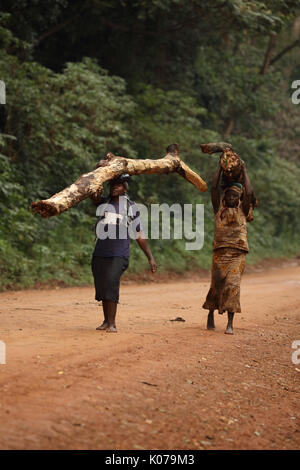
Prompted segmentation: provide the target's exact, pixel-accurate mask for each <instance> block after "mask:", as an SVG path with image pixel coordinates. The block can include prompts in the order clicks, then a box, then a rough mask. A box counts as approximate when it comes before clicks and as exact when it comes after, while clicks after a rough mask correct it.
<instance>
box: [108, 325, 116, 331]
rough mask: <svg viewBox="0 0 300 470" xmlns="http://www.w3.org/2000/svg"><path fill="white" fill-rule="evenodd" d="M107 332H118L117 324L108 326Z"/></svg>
mask: <svg viewBox="0 0 300 470" xmlns="http://www.w3.org/2000/svg"><path fill="white" fill-rule="evenodd" d="M106 333H117V328H116V326H115V325H110V326H107V328H106Z"/></svg>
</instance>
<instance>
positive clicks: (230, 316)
mask: <svg viewBox="0 0 300 470" xmlns="http://www.w3.org/2000/svg"><path fill="white" fill-rule="evenodd" d="M233 317H234V312H228V323H227V327H226V331H225V333H226V334H227V335H233Z"/></svg>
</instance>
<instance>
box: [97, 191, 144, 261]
mask: <svg viewBox="0 0 300 470" xmlns="http://www.w3.org/2000/svg"><path fill="white" fill-rule="evenodd" d="M96 214H97V217H98V222H97V225H96V236H97V243H96V246H95V249H94V253H93V256H103V257H111V256H123V257H125V258H129V255H130V236H129V230H128V228H129V226H131V229H132V230H133V232H140V231H141V221H140V213H139V211H138V208H137V206H136V204H135V203H134V202H133V201H131V200H130V199H129V198H128V197H127V196H120V197H119V200H118V201H113V200H112V199H110V198H105V199H104V198H103V199H102V201H100V204H99V206H98V207H97V212H96Z"/></svg>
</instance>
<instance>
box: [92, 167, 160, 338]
mask: <svg viewBox="0 0 300 470" xmlns="http://www.w3.org/2000/svg"><path fill="white" fill-rule="evenodd" d="M129 178H130V176H129V175H124V174H123V175H121V176H120V177H118V178H115V179H113V180H111V181H110V195H109V197H108V198H103V197H101V196H100V197H99V198H97V196H93V197H92V200H93V202H94V204H95V205H97V206H98V207H97V212H96V214H97V216H98V218H99V220H98V222H97V224H96V235H97V238H98V239H97V243H96V246H95V249H94V253H93V258H92V272H93V276H94V284H95V298H96V300H98V301H102V308H103V314H104V321H103V323H102V324H101V325H100V326H98V327H97V328H96V329H97V330H106V331H107V332H116V331H117V329H116V313H117V304H118V302H119V288H120V278H121V275H122V274H123V273H124V271H125V270H126V269H127V268H128V265H129V244H130V239H129V238H130V237H129V227H130V226H131V228H132V229H133V230H134V231H135V236H136V240H137V242H138V244H139V246H140V247H141V249H142V250H143V251H144V253H145V255H146V256H147V258H148V261H149V264H150V268H151V271H152V272H153V273H154V272H155V271H156V263H155V261H154V258H153V256H152V253H151V251H150V248H149V246H148V243H147V240H146V238H145V235H144V233H143V232H142V229H141V222H140V217H139V211H138V209H137V206H136V204H135V203H134V202H133V201H131V200H130V199H129V198H128V197H127V195H126V194H125V193H126V191H127V190H128V180H129Z"/></svg>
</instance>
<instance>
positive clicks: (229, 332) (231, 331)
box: [225, 326, 233, 335]
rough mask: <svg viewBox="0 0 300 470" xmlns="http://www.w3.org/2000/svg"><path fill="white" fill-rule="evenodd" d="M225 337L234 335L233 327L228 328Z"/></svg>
mask: <svg viewBox="0 0 300 470" xmlns="http://www.w3.org/2000/svg"><path fill="white" fill-rule="evenodd" d="M225 335H233V329H232V328H231V326H227V328H226V331H225Z"/></svg>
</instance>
